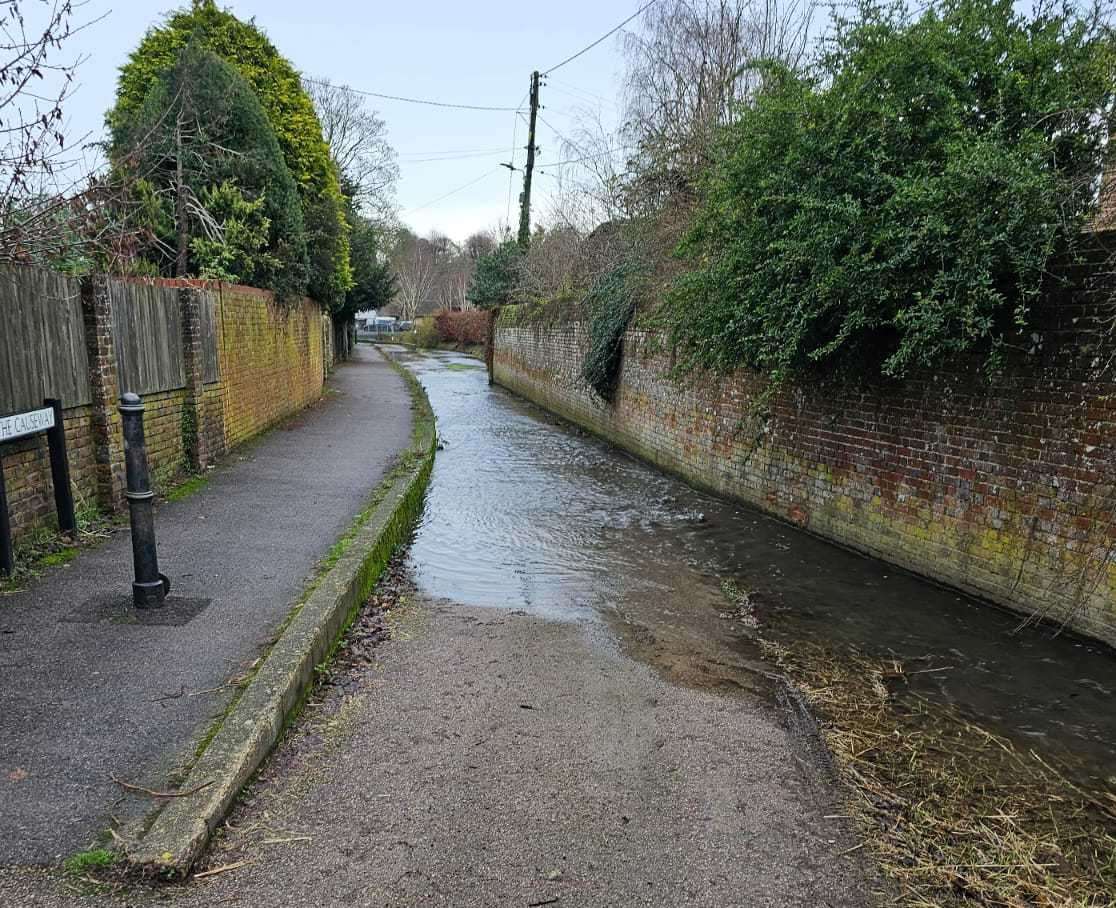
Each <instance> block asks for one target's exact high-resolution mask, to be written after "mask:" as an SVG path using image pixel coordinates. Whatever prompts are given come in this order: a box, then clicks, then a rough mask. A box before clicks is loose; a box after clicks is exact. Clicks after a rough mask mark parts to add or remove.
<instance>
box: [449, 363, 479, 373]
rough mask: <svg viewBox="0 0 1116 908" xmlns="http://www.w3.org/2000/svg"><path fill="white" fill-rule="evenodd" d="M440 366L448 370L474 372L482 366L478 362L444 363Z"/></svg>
mask: <svg viewBox="0 0 1116 908" xmlns="http://www.w3.org/2000/svg"><path fill="white" fill-rule="evenodd" d="M442 368H444V369H446V370H447V371H449V372H476V371H477V370H478V369H483V368H484V366H483V365H481V364H480V363H476V364H474V363H446V364H445V365H444V366H443V367H442Z"/></svg>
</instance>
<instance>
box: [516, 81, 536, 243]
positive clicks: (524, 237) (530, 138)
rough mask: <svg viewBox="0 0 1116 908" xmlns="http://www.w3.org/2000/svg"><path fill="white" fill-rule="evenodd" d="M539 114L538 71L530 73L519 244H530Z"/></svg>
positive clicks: (520, 200) (520, 201) (520, 199)
mask: <svg viewBox="0 0 1116 908" xmlns="http://www.w3.org/2000/svg"><path fill="white" fill-rule="evenodd" d="M538 115H539V71H538V70H537V69H536V70H535V71H534V72H533V73H531V120H530V123H529V124H528V128H527V165H526V167H524V169H523V193H522V194H521V195H520V197H519V246H520V248H521V249H524V250H526V248H527V247H528V246H529V245H530V244H531V175H532V173H533V171H534V169H535V120H536V119H538Z"/></svg>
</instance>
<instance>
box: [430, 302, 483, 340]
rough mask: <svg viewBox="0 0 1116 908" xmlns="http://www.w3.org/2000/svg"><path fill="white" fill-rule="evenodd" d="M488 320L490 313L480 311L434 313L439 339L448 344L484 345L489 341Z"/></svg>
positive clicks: (446, 310)
mask: <svg viewBox="0 0 1116 908" xmlns="http://www.w3.org/2000/svg"><path fill="white" fill-rule="evenodd" d="M488 318H489V315H488V313H487V312H482V311H481V310H479V309H470V310H467V311H456V310H451V309H443V310H442V311H441V312H436V313H434V325H435V327H436V328H437V329H438V337H439V338H440V339H441V340H443V341H446V342H447V343H451V344H461V345H465V344H484V343H485V342H486V341H487V340H488Z"/></svg>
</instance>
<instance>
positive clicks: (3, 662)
mask: <svg viewBox="0 0 1116 908" xmlns="http://www.w3.org/2000/svg"><path fill="white" fill-rule="evenodd" d="M328 387H329V389H330V393H328V394H327V395H326V397H325V399H324V400H323V401H322V402H321V403H320V404H318V405H316V406H314V407H312V408H311V409H309V410H307V411H306V412H304V413H302V414H300V415H299V416H297V417H295V418H294V419H293V420H291V421H289V422H287V423H285V424H284V425H282V426H281V427H280V428H278V429H276V430H275V431H273V432H271V433H270V434H268V435H266V436H264V437H263V438H262V439H260V440H258V441H257V442H254V443H252V444H251V445H249V446H247V447H246V448H244V449H242V450H240V451H239V452H234V454H233V455H232V456H231V457H230V458H229V460H228V461H227V462H226V463H225V464H224V465H222V466H221V467H219V468H217V469H216V470H214V471H213V473H212V476H211V480H210V482H209V483H208V484H207V485H206V486H205V487H204V488H203V489H201V490H200V491H198V492H197V493H195V494H194V495H192V496H190V497H189V498H187V499H184V500H182V501H178V502H174V503H169V504H164V505H162V506H160V507H159V510H158V514H157V517H156V526H157V530H158V540H159V556H160V567H161V568H162V570H163V571H164V572H165V573H166V574H167V575H168V576H169V577H170V579H171V582H172V596H173V601H171V602H170V604H169V605H168V606H167V607H165V608H163V609H160V610H158V611H155V612H150V613H144V614H143V616H142V618H143V620H142V621H137V620H136V613H135V611H134V610H132V609H131V608H129V607H128V605H127V603H128V597H129V595H130V589H131V586H130V584H131V579H132V575H131V570H132V563H131V547H130V546H131V543H130V540H129V534H128V533H127V531H126V530H125V531H121V532H118V533H116V534H115V535H114V537H113V538H112V539H111V540H110V541H108V542H107V543H105V544H104V545H102V546H100V547H98V548H96V549H92V550H89V551H87V552H84V553H82V554H81V555H80V556H79V557H78V558H77V559H75V561H74V562H72V563H71V564H70V565H69V566H68V567H67V568H64V569H58V570H55V571H53V572H52V573H50V574H49V575H48V576H46V577H44V578H43V579H42V580H41V581H39V582H37V583H36V584H34V585H33V587H32V588H30V589H28V590H27V591H26V592H22V593H18V594H15V595H12V596H5V597H0V867H2V866H3V865H11V864H20V865H28V864H48V863H52V862H54V861H56V860H58V859H59V858H64V857H66V856H67V855H70V854H73V853H74V852H76V851H79V850H82V849H84V848H87V847H89V846H90V844H91V843H93V842H94V840H96V839H97V837H98V836H99V835H102V834H103V833H104V832H105V830H106V829H107V828H108V827H109V825H110V824H111V823H113V822H114V821H119V822H120V823H123V824H127V823H128V822H129V821H131V820H135V819H137V818H139V817H142V816H143V815H144V814H145V813H147V812H148V811H149V810H150V809H151V806H152V801H151V799H150V798H149V797H147V796H144V795H136V794H134V793H129V792H128V790H126V789H124V788H122V787H121V786H120V785H118V784H117V783H116V782H115V781H113V777H115V779H117V780H120V781H124V782H128V783H130V784H134V785H141V786H144V787H147V788H151V789H165V788H166V787H167V786H168V784H170V782H171V780H172V779H173V774H174V772H175V769H176V768H177V767H179V766H181V765H182V764H183V762H184V761H186V760H187V759H189V758H190V757H191V755H192V753H193V750H194V749H195V747H196V744H197V742H198V741H199V740H200V738H201V736H202V735H204V733H205V731H206V729H207V728H208V727H209V726H210V724H211V722H212V720H213V718H214V717H216V716H219V715H220V714H221V713H222V712H223V710H224V709H225V707H226V705H227V704H228V702H229V701H230V699H231V697H232V695H233V693H234V688H233V686H232V685H230V684H229V682H230V680H231V679H234V678H236V677H237V676H239V675H241V674H243V673H244V672H246V671H247V670H248V669H249V668H250V667H251V666H252V663H253V662H254V661H255V660H256V659H257V658H258V657H259V656H260V654H261V653H262V652H263V651H264V649H265V648H266V647H267V645H268V644H269V643H270V642H271V639H272V638H273V635H274V634H275V631H276V629H277V627H278V626H279V624H280V622H281V621H282V620H283V618H284V617H285V616H286V615H287V613H288V612H289V610H290V608H291V606H292V604H293V603H294V602H295V601H296V600H297V599H298V597H299V595H300V593H301V591H302V589H303V588H304V585H305V583H306V581H307V579H308V578H309V576H310V575H311V574H312V573H313V572H314V569H315V565H316V563H317V562H318V561H319V559H320V558H321V557H322V556H323V555H325V554H326V552H327V551H328V550H329V548H330V547H331V546H332V545H333V544H334V542H335V541H336V540H337V539H338V537H339V536H340V535H341V534H342V533H343V532H344V531H345V529H346V528H347V526H348V525H349V524H350V523H351V521H352V519H353V517H354V516H355V515H356V514H357V513H358V512H359V511H360V510H361V508H362V506H363V504H364V502H365V499H366V498H367V496H368V494H369V492H370V491H371V490H372V489H373V488H374V487H375V486H376V485H377V484H378V483H379V482H380V480H381V478H382V477H383V475H384V473H385V472H386V470H387V468H388V467H389V466H390V464H391V462H392V461H393V459H394V458H395V457H396V455H397V454H398V453H399V452H401V451H402V450H404V449H405V448H406V447H407V446H408V445H409V443H410V431H411V412H410V397H409V394H408V391H407V387H406V384H405V383H404V382H403V380H402V379H401V378H400V377H399V376H398V375H397V374H396V373H395V372H394V371H393V370H392V369H391V367H390V366H389V365H388V364H387V363H386V362H385V361H384V360H382V359H381V358H380V356H379V355H378V354H377V353H376V352H374V351H372V350H369V349H367V348H358V350H357V352H356V354H355V359H354V361H353V362H350V363H347V364H344V365H341V366H340V367H339V368H338V369H337V371H336V373H335V375H334V377H333V378H332V379H331V380H330V382H329V383H328ZM0 896H2V893H0ZM3 901H4V900H3V898H0V902H3ZM5 904H6V903H5Z"/></svg>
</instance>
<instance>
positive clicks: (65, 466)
mask: <svg viewBox="0 0 1116 908" xmlns="http://www.w3.org/2000/svg"><path fill="white" fill-rule="evenodd" d="M43 403H45V404H46V406H45V407H43V409H41V410H31V411H29V412H27V413H14V414H12V415H11V416H0V444H3V443H4V442H8V441H15V440H16V439H17V438H23V437H25V436H27V435H36V434H38V433H39V432H46V435H47V448H48V449H49V451H50V478H51V482H52V484H53V485H54V506H55V508H56V509H57V510H58V529H60V530H61V531H62V532H63V533H70V534H73V533H74V532H76V530H77V520H76V519H75V515H74V493H73V490H72V489H71V488H70V461H69V459H68V458H67V456H66V428H65V426H63V424H62V402H61V401H60V400H45V401H43ZM14 566H15V558H14V555H13V552H12V525H11V521H10V519H9V518H8V491H7V489H5V488H4V451H3V449H2V448H0V574H6V575H8V576H9V577H10V576H11V574H12V569H13V567H14Z"/></svg>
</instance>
